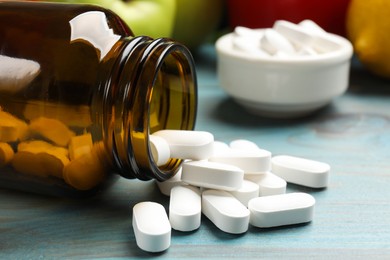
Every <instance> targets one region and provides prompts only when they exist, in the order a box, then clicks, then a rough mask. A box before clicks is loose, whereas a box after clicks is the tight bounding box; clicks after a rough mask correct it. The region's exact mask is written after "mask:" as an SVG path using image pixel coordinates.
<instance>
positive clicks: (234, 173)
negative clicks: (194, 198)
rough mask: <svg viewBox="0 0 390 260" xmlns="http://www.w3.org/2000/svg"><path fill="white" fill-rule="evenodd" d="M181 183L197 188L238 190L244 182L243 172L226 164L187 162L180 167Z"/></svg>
mask: <svg viewBox="0 0 390 260" xmlns="http://www.w3.org/2000/svg"><path fill="white" fill-rule="evenodd" d="M182 168H183V170H182V175H181V179H182V181H184V182H186V183H188V184H191V185H194V186H199V187H204V188H211V189H220V190H228V191H230V190H238V189H239V188H241V186H242V182H243V180H244V171H243V170H241V169H240V168H238V167H235V166H233V165H228V164H222V163H216V162H208V161H189V162H184V163H183V165H182Z"/></svg>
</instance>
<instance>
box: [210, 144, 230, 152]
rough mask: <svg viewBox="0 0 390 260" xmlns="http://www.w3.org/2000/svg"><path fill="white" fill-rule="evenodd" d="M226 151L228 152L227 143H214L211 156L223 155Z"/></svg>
mask: <svg viewBox="0 0 390 260" xmlns="http://www.w3.org/2000/svg"><path fill="white" fill-rule="evenodd" d="M226 150H229V145H228V144H227V143H224V142H221V141H214V145H213V155H216V154H221V153H224V152H225V151H226Z"/></svg>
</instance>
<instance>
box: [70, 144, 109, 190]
mask: <svg viewBox="0 0 390 260" xmlns="http://www.w3.org/2000/svg"><path fill="white" fill-rule="evenodd" d="M98 149H101V146H100V145H98V144H97V145H95V146H93V147H92V149H91V151H90V152H89V153H85V154H83V155H82V156H80V157H78V158H76V159H75V160H73V161H70V163H69V164H68V165H66V166H65V168H64V174H63V177H64V180H65V182H66V183H68V184H69V185H71V186H72V187H74V188H76V189H78V190H89V189H92V188H94V187H95V186H97V185H98V184H99V183H101V182H102V181H103V179H104V177H105V175H106V167H105V165H104V164H103V163H102V160H101V159H100V157H99V155H98V152H99V151H98Z"/></svg>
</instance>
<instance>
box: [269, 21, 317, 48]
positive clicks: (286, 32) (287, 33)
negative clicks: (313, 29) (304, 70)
mask: <svg viewBox="0 0 390 260" xmlns="http://www.w3.org/2000/svg"><path fill="white" fill-rule="evenodd" d="M273 29H274V30H276V31H277V32H279V33H280V34H282V35H283V36H284V37H286V38H287V39H289V40H290V41H291V42H292V43H294V44H295V45H297V46H299V47H300V46H305V45H306V46H311V44H312V41H313V34H312V33H310V31H309V30H307V29H306V28H304V27H301V26H299V25H297V24H295V23H292V22H288V21H284V20H278V21H276V22H275V23H274V25H273Z"/></svg>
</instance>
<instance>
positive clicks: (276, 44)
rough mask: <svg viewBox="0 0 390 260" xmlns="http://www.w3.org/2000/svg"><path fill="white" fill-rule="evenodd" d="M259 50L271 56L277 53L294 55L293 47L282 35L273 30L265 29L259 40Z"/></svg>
mask: <svg viewBox="0 0 390 260" xmlns="http://www.w3.org/2000/svg"><path fill="white" fill-rule="evenodd" d="M260 43H261V48H262V49H263V50H265V51H266V52H268V53H269V54H271V55H275V54H276V53H278V52H282V53H285V54H294V53H295V49H294V46H293V45H292V44H291V43H290V42H289V41H288V39H286V38H285V37H284V36H283V35H282V34H280V33H279V32H277V31H275V30H273V29H265V30H264V35H263V37H262V38H261V41H260Z"/></svg>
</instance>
